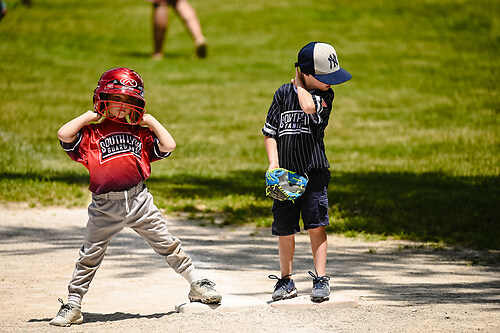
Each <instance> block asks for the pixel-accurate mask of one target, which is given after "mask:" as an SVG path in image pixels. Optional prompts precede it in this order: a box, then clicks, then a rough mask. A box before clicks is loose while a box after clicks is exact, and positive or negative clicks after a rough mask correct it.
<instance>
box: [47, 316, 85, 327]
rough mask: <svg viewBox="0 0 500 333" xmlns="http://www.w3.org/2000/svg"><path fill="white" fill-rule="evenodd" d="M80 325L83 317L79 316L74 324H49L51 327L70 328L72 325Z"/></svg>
mask: <svg viewBox="0 0 500 333" xmlns="http://www.w3.org/2000/svg"><path fill="white" fill-rule="evenodd" d="M81 323H83V316H81V317H80V318H78V319H77V320H75V321H74V322H70V323H67V324H63V323H58V322H52V321H51V322H50V323H49V324H50V325H52V326H59V327H69V326H71V325H73V324H75V325H80V324H81Z"/></svg>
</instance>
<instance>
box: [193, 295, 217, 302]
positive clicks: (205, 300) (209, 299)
mask: <svg viewBox="0 0 500 333" xmlns="http://www.w3.org/2000/svg"><path fill="white" fill-rule="evenodd" d="M189 300H190V301H191V302H201V303H203V304H220V302H221V301H222V297H207V298H195V297H191V296H189Z"/></svg>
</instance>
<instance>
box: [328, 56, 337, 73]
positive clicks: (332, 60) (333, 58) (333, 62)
mask: <svg viewBox="0 0 500 333" xmlns="http://www.w3.org/2000/svg"><path fill="white" fill-rule="evenodd" d="M328 61H329V62H330V69H332V65H333V68H335V67H337V66H338V65H339V62H338V60H337V57H336V56H335V53H332V54H330V55H329V56H328Z"/></svg>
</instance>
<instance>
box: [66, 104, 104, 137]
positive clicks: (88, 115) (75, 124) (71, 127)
mask: <svg viewBox="0 0 500 333" xmlns="http://www.w3.org/2000/svg"><path fill="white" fill-rule="evenodd" d="M99 119H101V115H100V114H98V113H95V112H94V111H90V110H89V111H87V112H85V113H84V114H82V115H80V116H78V117H76V118H75V119H73V120H70V121H69V122H67V123H66V124H64V125H63V126H62V127H61V128H60V129H59V131H57V137H58V138H59V140H61V141H62V142H66V143H73V142H74V141H75V140H76V134H77V133H78V131H80V129H81V128H82V127H83V126H85V125H87V124H89V123H91V122H93V121H98V120H99Z"/></svg>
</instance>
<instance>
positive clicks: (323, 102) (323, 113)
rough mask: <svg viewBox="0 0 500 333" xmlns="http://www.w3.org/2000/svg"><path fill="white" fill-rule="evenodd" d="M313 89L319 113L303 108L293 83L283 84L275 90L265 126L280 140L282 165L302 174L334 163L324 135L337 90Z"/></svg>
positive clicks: (279, 151)
mask: <svg viewBox="0 0 500 333" xmlns="http://www.w3.org/2000/svg"><path fill="white" fill-rule="evenodd" d="M310 93H311V95H312V98H313V101H314V104H315V106H316V113H313V114H307V113H305V112H304V111H303V110H302V109H301V108H300V104H299V98H298V95H297V90H296V88H295V86H294V85H293V83H288V84H284V85H282V86H281V87H280V88H279V89H278V90H276V92H275V93H274V97H273V102H272V103H271V106H270V108H269V111H268V113H267V118H266V123H265V124H264V127H263V128H262V133H264V135H265V136H267V137H270V138H273V139H275V140H276V142H277V148H278V158H279V165H280V167H281V168H285V169H288V170H292V171H295V172H297V173H299V174H306V173H307V172H309V171H310V170H317V169H328V168H329V167H330V164H329V163H328V158H327V157H326V153H325V143H324V142H323V138H324V136H325V128H326V126H327V125H328V120H329V118H330V113H331V111H332V102H333V98H334V93H333V90H332V89H328V90H327V91H320V90H312V91H310Z"/></svg>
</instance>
